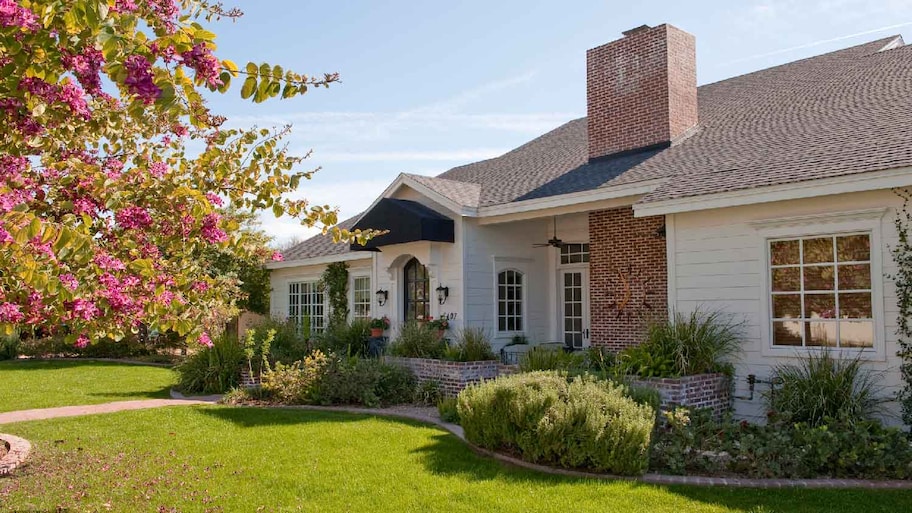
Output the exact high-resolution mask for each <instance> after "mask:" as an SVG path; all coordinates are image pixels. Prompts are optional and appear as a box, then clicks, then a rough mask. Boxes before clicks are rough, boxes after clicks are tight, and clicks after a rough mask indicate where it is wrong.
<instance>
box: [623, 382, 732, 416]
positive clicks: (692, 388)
mask: <svg viewBox="0 0 912 513" xmlns="http://www.w3.org/2000/svg"><path fill="white" fill-rule="evenodd" d="M630 384H631V385H634V386H640V387H647V388H651V389H653V390H656V391H658V392H659V396H660V397H661V409H662V410H670V409H672V408H674V407H675V406H684V407H687V408H692V409H710V410H712V412H713V416H714V417H715V418H717V419H718V418H721V417H722V415H723V414H724V413H725V412H727V411H728V410H729V409H730V407H731V378H729V376H727V375H726V374H722V373H715V374H698V375H696V376H681V377H679V378H633V379H631V380H630Z"/></svg>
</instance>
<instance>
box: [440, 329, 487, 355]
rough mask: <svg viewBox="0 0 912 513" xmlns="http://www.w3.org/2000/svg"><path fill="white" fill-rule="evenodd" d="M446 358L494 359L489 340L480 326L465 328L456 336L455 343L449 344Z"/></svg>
mask: <svg viewBox="0 0 912 513" xmlns="http://www.w3.org/2000/svg"><path fill="white" fill-rule="evenodd" d="M445 356H446V359H447V360H452V361H454V362H481V361H486V360H496V359H497V355H496V354H494V350H493V349H491V341H490V340H488V335H487V334H486V333H485V331H484V330H483V329H482V328H465V329H462V330H460V331H459V333H458V334H457V336H456V343H455V344H453V345H452V346H449V347H448V348H447V351H446V355H445Z"/></svg>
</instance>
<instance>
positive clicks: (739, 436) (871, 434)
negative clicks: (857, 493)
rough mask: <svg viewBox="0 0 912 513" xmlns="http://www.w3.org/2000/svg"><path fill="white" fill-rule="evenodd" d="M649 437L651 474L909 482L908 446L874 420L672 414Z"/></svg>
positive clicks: (910, 452)
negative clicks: (749, 419)
mask: <svg viewBox="0 0 912 513" xmlns="http://www.w3.org/2000/svg"><path fill="white" fill-rule="evenodd" d="M666 420H667V424H666V425H665V426H664V427H663V428H662V429H660V430H658V432H657V433H656V438H655V442H654V444H653V447H652V451H651V457H652V459H651V463H650V465H651V469H652V470H654V471H657V472H665V473H675V474H726V475H731V474H735V475H739V476H746V477H755V478H789V479H801V478H818V477H831V478H841V479H909V478H912V443H910V441H909V439H908V437H907V435H906V434H905V433H903V432H902V431H900V430H898V429H891V428H885V427H883V426H882V425H881V424H880V423H879V422H876V421H859V422H854V423H845V422H839V421H832V422H830V423H829V424H824V425H820V426H812V425H810V424H806V423H790V422H777V423H771V424H768V425H765V426H759V425H752V424H748V423H746V422H742V423H733V422H731V421H730V420H726V421H723V422H714V421H713V420H712V417H711V414H710V413H708V412H688V411H686V410H685V409H680V408H679V409H676V410H675V411H674V412H669V413H668V414H666Z"/></svg>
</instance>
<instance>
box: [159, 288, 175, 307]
mask: <svg viewBox="0 0 912 513" xmlns="http://www.w3.org/2000/svg"><path fill="white" fill-rule="evenodd" d="M175 297H176V296H175V294H174V292H171V291H170V290H165V291H163V292H162V293H161V294H159V295H157V296H155V301H156V302H157V303H159V304H162V305H165V306H169V305H171V302H172V301H174V299H175Z"/></svg>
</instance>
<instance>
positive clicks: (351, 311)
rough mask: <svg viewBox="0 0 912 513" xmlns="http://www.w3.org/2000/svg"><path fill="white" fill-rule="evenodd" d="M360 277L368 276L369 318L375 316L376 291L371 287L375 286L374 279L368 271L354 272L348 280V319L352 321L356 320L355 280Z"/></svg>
mask: <svg viewBox="0 0 912 513" xmlns="http://www.w3.org/2000/svg"><path fill="white" fill-rule="evenodd" d="M359 278H367V279H368V282H369V283H370V285H369V286H368V287H367V289H368V290H367V291H368V292H369V293H370V294H368V296H367V297H368V301H367V304H368V315H367V318H368V319H371V318H372V317H373V316H374V293H373V292H372V291H371V289H372V288H373V287H374V280H373V278H372V277H371V275H370V274H368V273H359V274H352V275H351V276H349V282H348V321H349V322H351V321H353V320H355V280H357V279H359Z"/></svg>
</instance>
